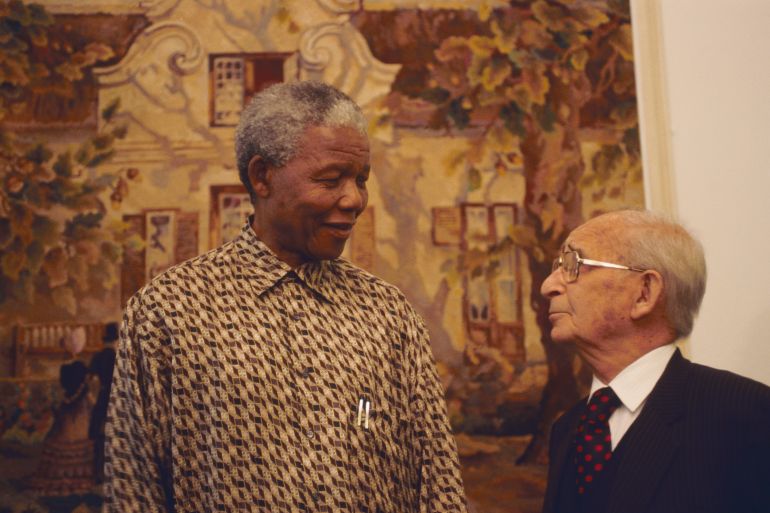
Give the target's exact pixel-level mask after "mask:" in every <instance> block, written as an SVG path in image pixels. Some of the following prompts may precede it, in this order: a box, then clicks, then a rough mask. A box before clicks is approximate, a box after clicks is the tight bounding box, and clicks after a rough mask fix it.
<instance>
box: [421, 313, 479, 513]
mask: <svg viewBox="0 0 770 513" xmlns="http://www.w3.org/2000/svg"><path fill="white" fill-rule="evenodd" d="M411 317H412V318H411V319H410V321H411V322H410V324H411V326H410V327H409V331H410V332H412V333H411V334H412V335H413V340H414V342H415V345H414V351H415V352H416V354H415V358H414V359H413V360H412V361H413V362H414V369H413V372H414V373H413V376H414V380H413V381H414V383H413V388H412V391H411V401H410V403H411V405H412V415H413V418H414V420H415V424H416V425H415V429H416V433H417V439H418V443H419V444H420V451H419V452H420V490H419V512H420V513H444V512H461V513H465V512H466V511H467V506H466V500H465V491H464V489H463V482H462V476H461V473H460V461H459V458H458V455H457V444H456V442H455V438H454V435H453V434H452V428H451V426H450V425H449V420H448V418H447V410H446V401H445V399H444V390H443V387H442V386H441V382H440V381H439V377H438V372H437V370H436V362H435V360H434V358H433V352H432V350H431V347H430V340H429V336H428V330H427V329H426V327H425V324H424V322H423V321H422V319H421V318H420V317H419V316H418V315H417V314H415V313H413V315H412V316H411Z"/></svg>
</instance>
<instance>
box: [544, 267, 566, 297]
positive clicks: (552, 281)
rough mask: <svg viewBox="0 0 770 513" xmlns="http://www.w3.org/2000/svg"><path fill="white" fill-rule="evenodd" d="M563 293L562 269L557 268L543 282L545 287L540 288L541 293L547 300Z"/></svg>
mask: <svg viewBox="0 0 770 513" xmlns="http://www.w3.org/2000/svg"><path fill="white" fill-rule="evenodd" d="M563 291H564V280H563V279H562V275H561V268H560V267H557V268H556V269H554V270H553V271H551V274H549V275H548V277H546V279H545V280H544V281H543V285H541V286H540V293H541V294H542V295H543V296H545V297H547V298H551V297H553V296H557V295H559V294H561V293H562V292H563Z"/></svg>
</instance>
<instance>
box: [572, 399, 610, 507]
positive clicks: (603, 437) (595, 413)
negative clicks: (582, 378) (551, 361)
mask: <svg viewBox="0 0 770 513" xmlns="http://www.w3.org/2000/svg"><path fill="white" fill-rule="evenodd" d="M619 405H620V399H618V396H616V395H615V392H613V391H612V389H611V388H610V387H604V388H600V389H599V390H597V391H596V392H594V395H593V396H591V400H590V401H588V406H587V407H586V411H585V413H583V416H582V417H580V423H579V424H578V428H577V433H576V434H575V467H576V470H577V474H576V475H577V479H576V483H577V492H578V494H579V495H583V494H584V493H586V490H587V489H588V487H589V486H591V483H592V482H593V481H595V480H596V478H597V475H598V474H599V473H600V472H601V471H602V470H603V469H604V467H605V466H606V465H607V463H608V462H609V461H610V459H611V458H612V437H611V436H610V426H609V424H608V423H607V421H608V420H609V418H610V416H611V415H612V412H614V411H615V409H616V408H617V407H618V406H619Z"/></svg>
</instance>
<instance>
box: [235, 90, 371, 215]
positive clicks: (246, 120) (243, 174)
mask: <svg viewBox="0 0 770 513" xmlns="http://www.w3.org/2000/svg"><path fill="white" fill-rule="evenodd" d="M315 126H333V127H350V128H353V129H355V130H358V131H359V132H360V133H361V134H362V135H364V136H366V119H365V118H364V115H363V112H361V108H360V107H359V106H358V105H356V103H355V102H354V101H353V100H352V99H350V97H348V96H347V95H346V94H345V93H343V92H341V91H339V90H337V89H335V88H334V87H332V86H330V85H328V84H324V83H322V82H316V81H305V82H285V83H280V84H275V85H273V86H270V87H268V88H267V89H264V90H262V91H260V92H259V93H257V94H256V95H254V97H253V98H252V99H251V101H250V102H249V104H248V105H247V106H246V108H244V110H243V113H242V114H241V119H240V122H239V123H238V128H237V129H236V130H235V158H236V162H237V164H238V174H239V176H240V178H241V182H243V185H244V186H246V190H248V191H249V194H250V195H251V196H252V201H253V198H254V191H253V190H252V187H251V183H250V181H249V174H248V173H249V162H250V161H251V159H253V158H254V156H255V155H259V156H260V157H262V158H263V159H264V160H265V162H266V163H267V164H268V165H270V166H273V167H278V168H280V167H283V166H284V165H285V164H286V163H287V162H288V161H289V160H291V159H292V158H293V157H294V156H296V154H297V151H298V150H299V148H298V147H297V145H298V143H299V141H300V139H301V138H302V134H303V132H304V131H305V130H306V129H308V128H310V127H315Z"/></svg>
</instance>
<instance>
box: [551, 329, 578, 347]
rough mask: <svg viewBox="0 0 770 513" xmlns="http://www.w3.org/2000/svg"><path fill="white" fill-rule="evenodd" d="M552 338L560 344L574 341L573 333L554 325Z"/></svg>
mask: <svg viewBox="0 0 770 513" xmlns="http://www.w3.org/2000/svg"><path fill="white" fill-rule="evenodd" d="M551 340H552V341H553V342H556V343H558V344H566V343H569V342H572V341H573V340H574V337H573V336H572V335H571V334H569V333H565V332H564V331H563V330H560V329H559V328H556V327H554V328H551Z"/></svg>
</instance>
